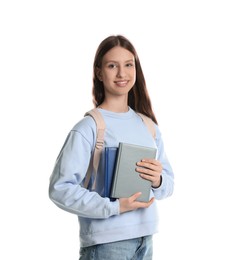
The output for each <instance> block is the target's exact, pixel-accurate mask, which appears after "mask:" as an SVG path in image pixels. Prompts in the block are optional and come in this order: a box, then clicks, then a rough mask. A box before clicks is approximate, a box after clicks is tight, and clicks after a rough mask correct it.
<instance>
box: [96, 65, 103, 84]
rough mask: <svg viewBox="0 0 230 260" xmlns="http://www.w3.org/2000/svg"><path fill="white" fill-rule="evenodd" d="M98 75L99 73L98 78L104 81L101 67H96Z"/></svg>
mask: <svg viewBox="0 0 230 260" xmlns="http://www.w3.org/2000/svg"><path fill="white" fill-rule="evenodd" d="M96 75H97V78H98V79H99V80H100V81H103V79H102V75H101V69H100V68H98V67H97V68H96Z"/></svg>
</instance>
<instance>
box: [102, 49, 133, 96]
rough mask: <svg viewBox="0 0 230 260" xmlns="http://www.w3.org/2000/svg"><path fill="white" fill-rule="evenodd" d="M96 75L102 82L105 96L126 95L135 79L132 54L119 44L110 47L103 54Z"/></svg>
mask: <svg viewBox="0 0 230 260" xmlns="http://www.w3.org/2000/svg"><path fill="white" fill-rule="evenodd" d="M97 76H98V78H99V80H100V81H102V82H103V85H104V90H105V96H106V97H108V95H113V96H114V95H116V96H118V95H119V96H120V95H128V92H129V90H130V89H131V88H132V87H133V85H134V83H135V81H136V68H135V59H134V55H133V54H132V53H131V52H130V51H128V50H126V49H125V48H122V47H120V46H116V47H114V48H112V49H111V50H109V51H108V52H107V53H106V54H105V55H104V57H103V59H102V66H101V69H98V71H97Z"/></svg>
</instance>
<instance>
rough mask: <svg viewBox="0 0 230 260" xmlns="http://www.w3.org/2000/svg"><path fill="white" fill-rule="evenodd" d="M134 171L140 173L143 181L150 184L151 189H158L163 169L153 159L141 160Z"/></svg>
mask: <svg viewBox="0 0 230 260" xmlns="http://www.w3.org/2000/svg"><path fill="white" fill-rule="evenodd" d="M137 166H140V167H137V168H136V171H137V172H139V173H140V176H141V177H142V178H143V179H146V180H149V181H151V182H152V187H153V188H158V187H159V186H160V185H161V174H162V170H163V167H162V165H161V163H160V162H159V161H157V160H155V159H143V160H141V161H140V162H138V163H137Z"/></svg>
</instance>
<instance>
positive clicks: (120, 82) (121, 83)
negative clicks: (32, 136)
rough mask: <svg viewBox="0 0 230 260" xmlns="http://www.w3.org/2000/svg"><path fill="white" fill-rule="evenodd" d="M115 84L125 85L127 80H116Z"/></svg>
mask: <svg viewBox="0 0 230 260" xmlns="http://www.w3.org/2000/svg"><path fill="white" fill-rule="evenodd" d="M116 84H117V85H126V84H127V81H116Z"/></svg>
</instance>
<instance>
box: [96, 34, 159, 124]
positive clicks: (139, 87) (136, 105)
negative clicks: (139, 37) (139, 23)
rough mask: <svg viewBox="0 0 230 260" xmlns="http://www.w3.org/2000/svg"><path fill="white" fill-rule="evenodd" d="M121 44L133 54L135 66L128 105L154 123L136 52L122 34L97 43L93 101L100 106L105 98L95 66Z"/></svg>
mask: <svg viewBox="0 0 230 260" xmlns="http://www.w3.org/2000/svg"><path fill="white" fill-rule="evenodd" d="M116 46H121V47H123V48H125V49H126V50H128V51H130V52H131V53H132V54H133V55H134V59H135V66H136V82H135V84H134V86H133V87H132V89H131V90H130V91H129V93H128V105H129V106H130V107H131V108H132V109H133V110H135V111H136V112H139V113H142V114H144V115H146V116H148V117H150V118H151V119H152V120H153V121H154V122H155V123H156V124H157V120H156V117H155V115H154V113H153V110H152V105H151V100H150V98H149V94H148V91H147V88H146V83H145V78H144V74H143V72H142V68H141V64H140V61H139V58H138V55H137V52H136V50H135V48H134V46H133V45H132V44H131V42H130V41H129V40H128V39H127V38H125V37H124V36H122V35H116V36H109V37H107V38H106V39H104V40H103V41H102V42H101V44H100V45H99V47H98V49H97V51H96V55H95V58H94V64H93V91H92V92H93V102H94V105H95V106H96V107H98V106H100V105H101V104H102V102H103V101H104V99H105V92H104V86H103V82H101V81H100V80H99V79H98V77H97V75H96V73H97V68H101V66H102V59H103V57H104V55H105V54H106V53H107V52H108V51H109V50H110V49H112V48H114V47H116Z"/></svg>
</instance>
